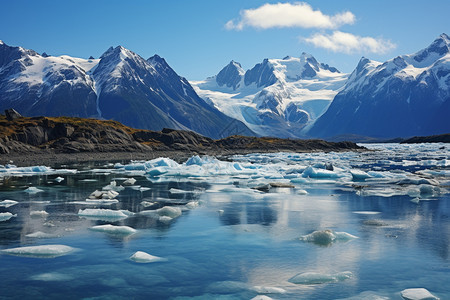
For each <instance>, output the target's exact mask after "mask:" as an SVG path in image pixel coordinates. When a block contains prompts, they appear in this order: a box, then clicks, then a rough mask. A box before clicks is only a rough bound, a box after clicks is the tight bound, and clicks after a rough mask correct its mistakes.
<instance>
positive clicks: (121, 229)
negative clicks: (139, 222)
mask: <svg viewBox="0 0 450 300" xmlns="http://www.w3.org/2000/svg"><path fill="white" fill-rule="evenodd" d="M90 229H91V230H93V231H100V232H106V233H109V234H116V235H131V234H135V233H136V229H134V228H131V227H129V226H115V225H111V224H106V225H98V226H93V227H91V228H90Z"/></svg>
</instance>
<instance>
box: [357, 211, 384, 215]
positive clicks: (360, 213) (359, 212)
mask: <svg viewBox="0 0 450 300" xmlns="http://www.w3.org/2000/svg"><path fill="white" fill-rule="evenodd" d="M352 213H354V214H358V215H378V214H380V212H379V211H368V210H355V211H352Z"/></svg>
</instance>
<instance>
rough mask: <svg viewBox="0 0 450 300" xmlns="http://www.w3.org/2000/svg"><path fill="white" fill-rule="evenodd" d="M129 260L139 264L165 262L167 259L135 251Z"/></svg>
mask: <svg viewBox="0 0 450 300" xmlns="http://www.w3.org/2000/svg"><path fill="white" fill-rule="evenodd" d="M130 259H131V260H132V261H134V262H137V263H141V264H145V263H152V262H163V261H167V258H162V257H158V256H153V255H151V254H148V253H146V252H143V251H137V252H136V253H134V254H133V255H132V256H131V257H130Z"/></svg>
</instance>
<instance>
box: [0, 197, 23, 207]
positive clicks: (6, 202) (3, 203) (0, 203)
mask: <svg viewBox="0 0 450 300" xmlns="http://www.w3.org/2000/svg"><path fill="white" fill-rule="evenodd" d="M17 203H19V202H17V201H14V200H8V199H6V200H3V201H0V207H6V208H8V207H10V206H13V205H16V204H17Z"/></svg>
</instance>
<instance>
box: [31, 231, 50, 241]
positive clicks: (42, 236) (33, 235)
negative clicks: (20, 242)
mask: <svg viewBox="0 0 450 300" xmlns="http://www.w3.org/2000/svg"><path fill="white" fill-rule="evenodd" d="M25 236H26V237H29V238H37V239H46V238H55V237H58V236H57V235H55V234H51V233H45V232H42V231H36V232H33V233H29V234H27V235H25Z"/></svg>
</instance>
